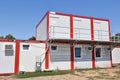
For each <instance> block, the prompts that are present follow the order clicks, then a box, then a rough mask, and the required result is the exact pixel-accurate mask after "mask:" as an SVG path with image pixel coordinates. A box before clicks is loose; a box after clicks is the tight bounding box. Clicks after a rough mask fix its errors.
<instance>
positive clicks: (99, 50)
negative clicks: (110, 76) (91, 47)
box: [96, 48, 101, 57]
mask: <svg viewBox="0 0 120 80" xmlns="http://www.w3.org/2000/svg"><path fill="white" fill-rule="evenodd" d="M96 57H101V48H96Z"/></svg>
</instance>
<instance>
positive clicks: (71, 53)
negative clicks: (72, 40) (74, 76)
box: [70, 44, 74, 70]
mask: <svg viewBox="0 0 120 80" xmlns="http://www.w3.org/2000/svg"><path fill="white" fill-rule="evenodd" d="M70 59H71V70H74V47H73V44H71V45H70Z"/></svg>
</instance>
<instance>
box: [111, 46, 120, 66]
mask: <svg viewBox="0 0 120 80" xmlns="http://www.w3.org/2000/svg"><path fill="white" fill-rule="evenodd" d="M112 63H113V64H120V46H116V47H115V48H114V49H113V50H112Z"/></svg>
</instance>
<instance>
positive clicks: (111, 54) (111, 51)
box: [110, 51, 112, 67]
mask: <svg viewBox="0 0 120 80" xmlns="http://www.w3.org/2000/svg"><path fill="white" fill-rule="evenodd" d="M110 67H112V51H110Z"/></svg>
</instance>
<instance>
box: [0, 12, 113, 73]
mask: <svg viewBox="0 0 120 80" xmlns="http://www.w3.org/2000/svg"><path fill="white" fill-rule="evenodd" d="M36 39H37V40H35V41H28V40H6V39H5V40H4V39H0V75H3V74H14V73H18V72H20V71H23V72H24V71H25V72H34V71H45V70H74V69H83V68H96V67H97V68H98V67H100V68H106V67H112V55H111V41H110V21H109V20H108V19H102V18H94V17H87V16H79V15H74V14H64V13H59V12H47V13H46V15H45V16H44V17H43V18H42V20H41V21H40V22H39V23H38V25H37V27H36Z"/></svg>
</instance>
